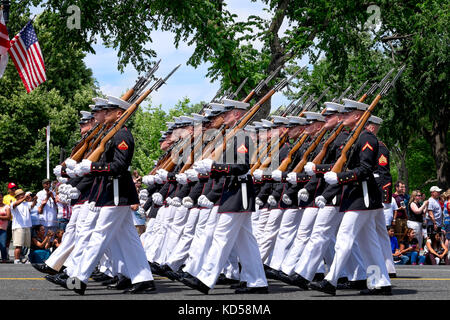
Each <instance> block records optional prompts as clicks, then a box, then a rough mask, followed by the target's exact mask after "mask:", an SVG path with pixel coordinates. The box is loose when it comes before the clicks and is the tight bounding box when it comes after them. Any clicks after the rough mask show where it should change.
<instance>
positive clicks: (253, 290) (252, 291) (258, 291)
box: [234, 286, 269, 294]
mask: <svg viewBox="0 0 450 320" xmlns="http://www.w3.org/2000/svg"><path fill="white" fill-rule="evenodd" d="M234 293H236V294H245V293H247V294H266V293H269V287H247V286H245V287H243V288H237V289H236V290H235V291H234Z"/></svg>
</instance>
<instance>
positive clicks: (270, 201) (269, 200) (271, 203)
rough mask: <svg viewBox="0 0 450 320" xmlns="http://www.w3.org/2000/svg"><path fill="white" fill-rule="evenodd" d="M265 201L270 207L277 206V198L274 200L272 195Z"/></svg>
mask: <svg viewBox="0 0 450 320" xmlns="http://www.w3.org/2000/svg"><path fill="white" fill-rule="evenodd" d="M267 203H268V204H269V205H271V206H272V207H276V206H277V200H275V197H274V196H269V198H267Z"/></svg>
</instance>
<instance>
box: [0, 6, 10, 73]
mask: <svg viewBox="0 0 450 320" xmlns="http://www.w3.org/2000/svg"><path fill="white" fill-rule="evenodd" d="M8 49H9V36H8V29H6V24H5V19H4V18H3V10H0V78H1V77H2V76H3V72H4V71H5V69H6V65H7V64H8Z"/></svg>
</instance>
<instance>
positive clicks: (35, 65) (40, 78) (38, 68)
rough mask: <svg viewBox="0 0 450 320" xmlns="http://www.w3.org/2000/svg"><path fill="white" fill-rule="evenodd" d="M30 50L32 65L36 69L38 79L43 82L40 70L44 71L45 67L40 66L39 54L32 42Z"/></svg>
mask: <svg viewBox="0 0 450 320" xmlns="http://www.w3.org/2000/svg"><path fill="white" fill-rule="evenodd" d="M31 52H32V53H33V66H34V67H35V69H36V71H37V75H38V77H39V80H40V81H41V83H42V82H44V81H45V80H46V78H45V76H44V74H42V70H44V71H45V69H44V68H43V67H42V66H41V64H40V63H41V60H40V55H39V52H37V50H36V45H35V44H33V45H32V46H31ZM36 57H38V59H36Z"/></svg>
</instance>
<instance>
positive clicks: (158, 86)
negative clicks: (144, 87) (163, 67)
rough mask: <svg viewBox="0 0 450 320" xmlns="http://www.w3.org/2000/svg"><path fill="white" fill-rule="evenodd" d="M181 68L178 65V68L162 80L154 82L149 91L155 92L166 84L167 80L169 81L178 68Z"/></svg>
mask: <svg viewBox="0 0 450 320" xmlns="http://www.w3.org/2000/svg"><path fill="white" fill-rule="evenodd" d="M180 66H181V64H179V65H178V66H176V67H175V68H174V69H173V70H172V71H171V72H170V73H169V74H168V75H167V76H166V77H165V78H164V79H162V78H159V79H158V81H156V82H155V84H154V85H153V86H152V87H151V91H156V90H158V89H159V88H160V87H161V86H162V85H163V84H165V83H166V81H167V79H169V78H170V77H171V76H172V74H174V72H175V71H177V70H178V68H179V67H180Z"/></svg>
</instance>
